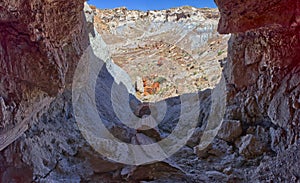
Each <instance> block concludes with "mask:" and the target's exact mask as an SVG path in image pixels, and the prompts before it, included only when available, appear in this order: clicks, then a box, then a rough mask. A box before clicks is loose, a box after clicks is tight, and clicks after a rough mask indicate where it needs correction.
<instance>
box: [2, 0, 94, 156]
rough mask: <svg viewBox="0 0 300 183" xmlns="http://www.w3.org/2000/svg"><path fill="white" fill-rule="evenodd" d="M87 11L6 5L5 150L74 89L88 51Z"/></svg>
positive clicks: (76, 6) (61, 4)
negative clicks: (72, 82) (74, 77)
mask: <svg viewBox="0 0 300 183" xmlns="http://www.w3.org/2000/svg"><path fill="white" fill-rule="evenodd" d="M82 7H83V0H81V1H75V2H69V1H49V2H41V1H14V2H12V1H6V0H5V1H2V2H1V3H0V9H1V12H0V39H1V43H0V65H1V67H0V78H1V82H0V150H2V149H3V148H5V147H6V146H7V145H9V144H10V143H12V142H13V141H14V140H16V139H17V138H18V137H19V136H20V135H22V134H23V132H24V131H25V130H26V129H27V128H28V125H29V123H30V122H33V121H35V120H36V119H37V115H39V116H40V114H38V113H39V112H40V111H41V110H43V109H44V108H46V107H47V106H48V105H49V104H50V102H51V101H52V100H53V99H54V97H56V96H57V95H58V94H59V93H61V92H62V91H63V89H64V87H65V86H66V85H67V84H68V82H69V83H70V78H71V77H72V76H71V72H72V69H74V67H75V66H76V62H78V60H79V57H80V55H81V54H82V51H83V50H84V49H85V48H86V47H87V45H88V40H87V36H86V32H85V28H84V27H85V20H84V16H83V12H82ZM69 73H70V74H69ZM68 77H69V78H68Z"/></svg>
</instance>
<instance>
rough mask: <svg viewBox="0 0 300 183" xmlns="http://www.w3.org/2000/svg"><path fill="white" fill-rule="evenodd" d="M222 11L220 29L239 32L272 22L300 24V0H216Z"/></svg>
mask: <svg viewBox="0 0 300 183" xmlns="http://www.w3.org/2000/svg"><path fill="white" fill-rule="evenodd" d="M215 2H216V4H217V5H218V7H219V10H220V13H221V19H220V22H219V27H218V31H219V32H220V33H238V32H245V31H247V30H250V29H256V28H260V27H264V26H268V25H272V24H280V25H282V26H284V27H286V28H288V27H290V26H291V25H294V24H296V25H299V23H300V19H299V17H300V11H299V8H300V7H299V1H298V0H264V1H257V0H248V1H243V0H237V1H235V0H229V1H225V0H215Z"/></svg>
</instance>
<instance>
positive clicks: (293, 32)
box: [216, 0, 300, 182]
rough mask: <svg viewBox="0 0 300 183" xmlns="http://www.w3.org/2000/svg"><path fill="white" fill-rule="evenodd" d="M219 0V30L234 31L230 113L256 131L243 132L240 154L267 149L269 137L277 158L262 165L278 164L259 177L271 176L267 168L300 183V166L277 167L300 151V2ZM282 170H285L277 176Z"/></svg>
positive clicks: (230, 58) (229, 77)
mask: <svg viewBox="0 0 300 183" xmlns="http://www.w3.org/2000/svg"><path fill="white" fill-rule="evenodd" d="M216 3H217V5H218V6H219V8H220V12H221V20H220V23H219V28H218V29H219V31H220V32H221V33H233V34H232V36H231V39H230V41H229V48H228V59H227V63H226V64H225V67H224V75H225V77H226V79H227V83H228V96H227V97H228V109H227V115H226V118H227V119H232V120H240V121H241V122H242V127H243V130H244V131H245V132H246V133H249V134H255V136H256V137H254V136H252V135H249V134H248V135H246V136H243V137H242V141H244V142H243V143H242V144H241V146H240V153H242V154H244V155H246V156H249V155H251V151H252V152H255V151H256V152H257V153H258V154H257V153H256V155H259V154H262V152H260V151H261V150H262V149H263V146H264V145H263V144H261V142H265V143H266V142H267V144H265V145H269V148H271V150H272V151H273V152H275V153H276V154H277V158H274V159H271V160H269V161H265V162H262V163H261V165H260V166H261V167H265V166H267V167H270V166H273V168H271V169H270V172H268V169H267V168H266V169H265V170H262V169H263V168H262V169H260V174H261V175H260V176H259V175H256V176H255V177H256V178H258V179H259V180H260V181H267V179H266V176H265V175H263V174H264V173H266V174H268V175H272V177H273V178H271V179H273V180H274V181H276V182H281V181H291V180H292V181H293V182H297V181H299V175H300V172H299V171H294V172H293V173H292V174H293V175H291V173H287V172H288V169H289V167H288V165H283V166H282V167H278V166H277V167H276V164H278V163H280V162H281V161H287V162H289V161H290V159H296V158H297V156H298V155H296V154H297V153H296V154H294V153H293V152H291V150H290V149H294V148H295V146H296V147H298V146H299V132H300V131H299V130H300V128H299V127H300V126H299V124H300V121H299V120H300V115H299V114H300V109H299V107H298V106H299V105H298V104H299V93H300V77H299V71H300V60H299V58H300V54H299V53H300V43H299V39H300V37H299V36H300V34H299V30H300V29H299V26H300V24H299V11H300V6H299V3H300V2H299V1H261V2H257V1H247V2H244V1H225V0H224V1H223V0H216ZM253 127H254V128H253ZM258 127H259V128H260V130H258ZM254 129H256V130H254ZM264 136H265V137H266V138H263V137H264ZM257 137H258V138H260V139H257ZM267 139H269V140H267ZM251 144H252V145H251ZM255 144H256V145H255ZM245 145H246V146H248V147H245ZM249 148H255V149H253V150H250V149H249ZM245 153H246V154H245ZM249 153H250V154H249ZM288 154H289V155H288ZM298 154H299V153H298ZM284 156H286V157H284ZM287 156H288V157H287ZM279 157H280V158H279ZM281 158H282V159H281ZM299 164H300V162H299V161H297V163H295V164H294V166H296V167H298V168H297V170H299ZM279 171H282V174H276V176H275V177H274V175H275V174H274V173H275V172H279ZM286 171H287V172H286ZM295 177H297V178H295Z"/></svg>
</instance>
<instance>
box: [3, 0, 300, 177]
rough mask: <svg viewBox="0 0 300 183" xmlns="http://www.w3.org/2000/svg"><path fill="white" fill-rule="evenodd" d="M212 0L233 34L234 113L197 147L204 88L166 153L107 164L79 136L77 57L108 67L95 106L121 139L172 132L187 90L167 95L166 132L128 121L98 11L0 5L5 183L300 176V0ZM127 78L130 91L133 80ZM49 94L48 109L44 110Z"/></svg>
mask: <svg viewBox="0 0 300 183" xmlns="http://www.w3.org/2000/svg"><path fill="white" fill-rule="evenodd" d="M216 2H217V4H218V6H219V8H220V12H221V21H220V24H219V31H220V32H221V33H225V32H227V33H229V32H231V33H233V34H232V36H231V39H230V41H229V45H228V58H227V60H226V62H225V61H223V62H222V64H224V69H223V73H224V78H225V80H226V84H227V109H226V114H225V116H224V118H225V119H224V121H223V124H222V126H221V128H220V130H219V133H218V134H217V136H216V138H214V140H213V141H212V143H211V144H209V145H208V146H207V147H205V148H202V149H199V148H197V145H198V144H199V142H200V140H201V137H202V136H203V133H204V129H205V127H206V126H207V121H208V116H209V113H210V111H209V109H210V107H211V105H212V101H213V98H212V96H214V95H212V96H211V92H213V91H214V90H205V91H203V92H199V93H198V98H199V100H200V104H201V105H200V106H199V107H197V108H195V107H194V108H193V109H192V110H190V111H191V113H188V114H192V113H193V112H194V111H195V112H199V120H198V121H197V127H196V129H195V131H194V133H193V135H192V137H191V139H190V140H189V141H188V142H187V144H186V146H184V147H182V148H181V149H180V150H179V151H178V152H177V153H175V154H174V155H173V156H171V157H170V158H168V159H167V160H165V161H162V162H156V163H152V164H148V165H140V166H127V165H123V164H120V163H116V162H113V161H110V160H108V159H107V158H105V157H103V156H101V155H100V154H99V153H98V152H96V151H95V150H94V149H93V148H92V147H91V145H90V144H89V143H88V142H87V141H86V140H85V139H84V138H83V135H82V134H81V132H80V130H79V129H78V126H77V124H76V120H75V116H74V111H73V108H74V106H72V95H71V91H70V88H69V87H67V89H64V88H65V86H68V85H69V84H70V81H71V78H72V72H73V71H74V69H75V67H76V65H77V62H78V60H79V58H80V57H81V56H82V55H85V57H84V58H85V59H86V60H85V61H86V63H88V61H89V60H88V59H98V61H99V62H103V63H104V65H105V67H104V71H105V72H103V73H102V75H99V76H98V77H99V78H98V81H99V83H98V84H99V85H97V88H96V90H97V91H98V92H99V93H98V94H97V95H96V97H99V98H100V100H101V105H102V108H101V110H99V114H100V115H103V119H104V121H105V123H106V125H107V126H106V127H107V128H108V129H109V130H110V132H111V133H113V134H114V135H115V136H117V137H118V138H119V139H121V140H122V141H125V142H128V143H133V144H143V143H148V142H153V141H154V142H155V141H157V140H160V139H161V138H164V137H165V136H168V135H169V134H170V132H171V130H172V129H174V127H175V126H176V124H177V121H178V118H179V116H180V110H181V101H180V96H179V97H175V98H169V99H167V100H165V101H166V103H167V104H168V110H169V113H168V114H169V115H166V116H165V117H164V120H163V124H162V125H160V128H159V129H154V130H152V131H144V132H143V131H141V130H132V129H128V128H127V127H124V125H121V124H120V122H121V121H120V120H118V119H117V118H116V117H115V113H114V111H112V110H110V108H111V105H112V104H111V101H110V100H111V94H110V91H109V90H108V89H107V88H106V85H107V84H110V85H111V84H112V83H113V82H114V81H120V80H122V79H124V78H127V77H128V76H127V75H126V74H124V72H122V71H121V70H120V68H119V67H117V66H116V65H115V64H114V63H113V62H111V60H110V58H109V54H108V50H107V47H106V45H105V43H104V41H103V40H102V38H101V37H100V35H99V34H98V33H97V32H96V31H95V29H94V27H93V11H92V10H91V9H90V8H89V7H88V6H87V5H86V6H85V10H84V11H85V18H84V17H83V11H82V9H83V2H82V1H74V2H73V1H30V2H29V1H4V2H1V3H0V8H1V10H2V11H1V13H0V15H1V16H0V22H1V25H0V29H1V33H0V38H1V46H0V53H1V54H0V64H1V68H0V71H1V72H0V76H1V77H0V78H1V82H0V149H1V152H0V162H1V164H0V182H13V181H14V182H31V181H32V180H34V181H37V182H59V181H62V182H64V181H65V182H124V181H129V182H137V181H145V182H146V181H152V182H153V181H154V182H299V180H300V172H299V170H300V168H299V164H300V162H299V156H300V153H299V152H300V151H299V131H300V129H299V119H300V98H299V94H300V79H299V75H300V61H299V56H300V54H299V53H300V52H299V51H300V50H299V49H300V43H299V39H300V37H299V36H300V34H299V30H300V29H299V20H298V19H299V16H298V15H299V14H298V12H299V6H298V4H299V0H296V1H280V0H278V1H272V2H271V1H251V0H250V1H246V2H245V1H234V0H216ZM285 15H286V16H285ZM85 19H87V20H88V23H87V24H85ZM64 25H66V26H64ZM88 34H89V37H90V39H89V41H88V39H87V36H88ZM89 42H90V43H91V47H89V48H88V49H86V48H87V47H88V43H89ZM91 50H93V51H94V52H93V51H91ZM69 74H70V75H69ZM120 78H122V79H120ZM123 81H124V80H123ZM123 84H124V86H123V85H122V86H123V88H125V90H127V91H126V92H129V93H132V94H133V91H132V90H131V87H132V86H131V84H130V81H129V80H128V83H123ZM93 89H94V88H93ZM62 91H63V93H61V92H62ZM120 96H125V94H124V93H122V94H120ZM185 96H189V94H186V95H185ZM192 96H193V97H195V95H192ZM90 97H91V96H88V97H87V99H88V98H90ZM94 97H95V96H94ZM132 98H133V99H132V100H130V101H131V103H130V104H131V105H132V106H131V107H132V110H133V111H135V112H136V113H138V115H141V116H143V115H144V114H146V113H147V112H148V108H147V105H149V104H147V105H141V102H140V101H138V100H137V99H136V98H135V97H134V96H133V97H132ZM53 99H54V101H53V102H52V103H51V105H50V108H49V110H47V111H46V110H45V109H44V110H41V109H42V108H43V107H44V106H45V107H47V106H48V104H49V103H50V102H51V101H52V100H53ZM118 107H119V108H120V110H122V106H118ZM216 109H217V108H216ZM43 111H46V112H45V113H44V114H42V113H41V112H43ZM157 111H159V110H157ZM27 126H29V129H28V130H27V131H26V129H27ZM24 131H26V132H25V133H24ZM19 136H21V137H20V138H18V137H19ZM17 138H18V139H17ZM16 139H17V140H16ZM194 149H195V151H194ZM118 150H119V149H118ZM123 153H125V155H126V153H128V152H125V151H124V152H123Z"/></svg>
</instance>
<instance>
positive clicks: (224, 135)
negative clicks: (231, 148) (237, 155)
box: [217, 120, 243, 142]
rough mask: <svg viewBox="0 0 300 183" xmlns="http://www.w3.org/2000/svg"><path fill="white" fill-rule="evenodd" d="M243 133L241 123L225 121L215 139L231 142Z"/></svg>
mask: <svg viewBox="0 0 300 183" xmlns="http://www.w3.org/2000/svg"><path fill="white" fill-rule="evenodd" d="M242 132H243V129H242V126H241V122H240V121H235V120H225V121H223V123H222V126H221V128H220V130H219V132H218V135H217V137H219V138H221V139H223V140H225V141H227V142H233V141H234V140H235V139H236V138H237V137H239V136H240V135H241V134H242Z"/></svg>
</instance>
